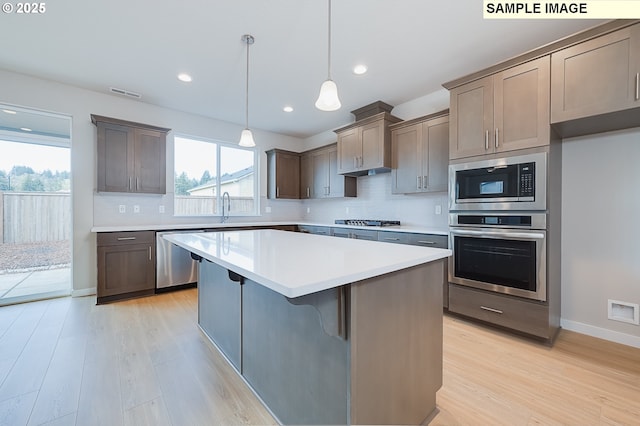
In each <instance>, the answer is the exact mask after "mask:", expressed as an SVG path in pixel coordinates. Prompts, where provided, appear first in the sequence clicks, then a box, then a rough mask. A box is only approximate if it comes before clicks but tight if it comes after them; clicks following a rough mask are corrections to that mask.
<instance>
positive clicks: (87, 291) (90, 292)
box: [71, 288, 96, 297]
mask: <svg viewBox="0 0 640 426" xmlns="http://www.w3.org/2000/svg"><path fill="white" fill-rule="evenodd" d="M95 294H96V289H95V288H81V289H80V290H73V291H72V292H71V297H84V296H94V295H95Z"/></svg>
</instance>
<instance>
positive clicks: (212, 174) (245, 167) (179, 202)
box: [174, 136, 258, 216]
mask: <svg viewBox="0 0 640 426" xmlns="http://www.w3.org/2000/svg"><path fill="white" fill-rule="evenodd" d="M174 154H175V161H174V166H175V167H174V170H175V172H174V215H176V216H207V215H208V216H212V215H213V216H220V215H221V212H222V195H223V194H225V193H228V194H229V198H230V200H231V207H230V208H229V210H228V211H229V215H230V216H250V215H256V214H257V211H258V197H257V193H258V191H257V179H256V164H257V161H256V155H257V154H256V150H255V149H250V148H249V149H247V148H241V147H238V146H235V145H231V144H225V143H223V142H213V141H208V140H204V139H194V138H190V137H183V136H176V137H175V138H174ZM225 207H226V206H225Z"/></svg>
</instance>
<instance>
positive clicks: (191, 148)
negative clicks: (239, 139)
mask: <svg viewBox="0 0 640 426" xmlns="http://www.w3.org/2000/svg"><path fill="white" fill-rule="evenodd" d="M175 146H176V150H175V159H174V161H175V171H176V173H177V174H178V175H180V174H181V173H182V172H186V173H187V176H188V177H189V178H195V179H198V180H199V179H200V178H201V177H202V174H203V173H204V171H205V170H209V174H210V175H211V176H215V173H216V144H215V143H211V142H203V141H197V140H191V139H185V138H181V137H178V136H176V137H175ZM230 154H231V155H230ZM221 155H222V158H221V161H220V163H221V164H220V172H221V174H224V173H232V172H236V171H238V170H242V169H244V168H246V167H248V166H250V165H251V164H252V163H253V152H252V151H247V150H238V149H233V148H231V149H229V148H227V149H225V147H222V148H221Z"/></svg>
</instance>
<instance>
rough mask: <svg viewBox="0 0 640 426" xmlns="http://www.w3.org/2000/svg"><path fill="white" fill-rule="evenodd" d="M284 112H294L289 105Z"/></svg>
mask: <svg viewBox="0 0 640 426" xmlns="http://www.w3.org/2000/svg"><path fill="white" fill-rule="evenodd" d="M282 110H283V111H284V112H292V111H293V107H290V106H289V105H287V106H286V107H284V108H282Z"/></svg>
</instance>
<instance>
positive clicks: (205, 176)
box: [200, 170, 211, 185]
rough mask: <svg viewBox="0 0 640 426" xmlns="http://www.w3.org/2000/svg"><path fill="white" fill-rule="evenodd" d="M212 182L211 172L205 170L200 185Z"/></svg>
mask: <svg viewBox="0 0 640 426" xmlns="http://www.w3.org/2000/svg"><path fill="white" fill-rule="evenodd" d="M210 180H211V173H209V170H205V171H204V173H203V174H202V177H201V178H200V185H204V184H205V183H207V182H209V181H210Z"/></svg>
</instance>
